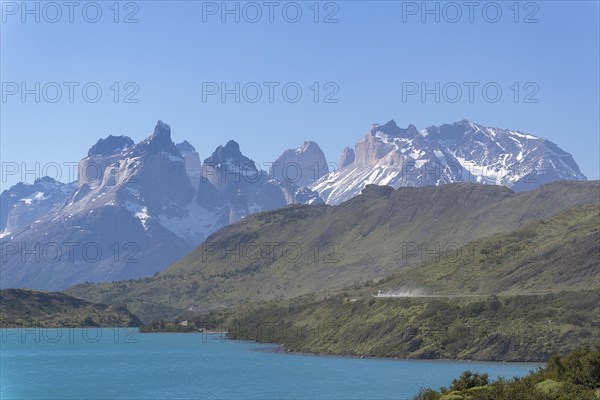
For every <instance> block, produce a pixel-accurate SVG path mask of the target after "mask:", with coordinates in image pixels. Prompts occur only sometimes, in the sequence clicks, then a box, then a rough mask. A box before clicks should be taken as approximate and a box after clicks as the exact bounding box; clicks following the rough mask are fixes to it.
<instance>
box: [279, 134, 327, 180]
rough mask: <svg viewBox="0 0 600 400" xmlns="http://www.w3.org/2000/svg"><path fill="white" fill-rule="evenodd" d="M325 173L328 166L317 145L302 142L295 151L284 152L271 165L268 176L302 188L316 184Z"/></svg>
mask: <svg viewBox="0 0 600 400" xmlns="http://www.w3.org/2000/svg"><path fill="white" fill-rule="evenodd" d="M327 173H329V166H328V165H327V160H325V155H324V154H323V151H322V150H321V148H320V147H319V145H318V144H316V143H315V142H304V144H303V145H302V146H300V147H298V148H296V149H288V150H286V151H284V152H283V154H282V155H281V156H279V158H277V160H275V162H273V164H272V165H271V168H270V171H269V176H270V178H271V179H278V180H280V181H285V182H288V183H292V184H294V185H295V186H297V187H302V186H307V185H309V184H311V183H313V182H316V181H317V180H319V178H321V177H322V176H324V175H326V174H327Z"/></svg>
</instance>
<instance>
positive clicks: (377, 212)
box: [66, 182, 600, 320]
mask: <svg viewBox="0 0 600 400" xmlns="http://www.w3.org/2000/svg"><path fill="white" fill-rule="evenodd" d="M599 201H600V186H599V182H556V183H552V184H549V185H545V186H542V187H540V188H538V189H536V190H534V191H531V192H526V193H513V192H512V191H510V190H509V189H507V188H504V187H498V186H484V185H468V184H456V185H445V186H439V187H425V188H400V189H398V190H393V189H391V188H389V187H376V186H371V187H368V188H367V189H366V190H365V192H364V193H363V194H362V195H360V196H357V197H355V198H353V199H351V200H349V201H348V202H346V203H344V204H341V205H339V206H336V207H329V206H317V207H309V206H290V207H286V208H284V209H279V210H275V211H270V212H265V213H259V214H255V215H253V216H250V217H247V218H245V219H243V220H242V221H240V222H238V223H236V224H233V225H230V226H228V227H226V228H224V229H222V230H220V231H219V232H217V233H215V234H213V235H212V236H211V237H209V239H208V240H207V243H205V244H204V245H201V246H199V247H198V248H197V249H196V250H194V251H193V252H192V253H190V254H189V255H188V256H186V257H185V258H183V259H182V260H180V261H179V262H177V263H175V264H174V265H172V266H171V267H169V268H168V269H167V270H166V271H164V272H162V273H160V274H158V275H157V276H155V277H153V278H147V279H142V280H137V281H126V282H116V283H107V284H94V285H90V284H82V285H78V286H75V287H73V288H70V289H68V290H67V291H66V293H69V294H72V295H76V296H79V297H82V298H86V299H88V300H90V301H94V302H102V303H124V304H128V306H129V308H130V309H131V310H133V312H135V313H136V314H137V315H139V316H140V317H141V318H142V319H145V320H152V319H155V318H159V317H169V316H170V317H172V316H174V315H176V314H178V313H179V312H181V311H182V310H187V309H190V308H191V309H192V310H194V311H202V310H210V309H215V308H218V307H223V306H231V305H235V304H242V303H246V302H253V301H260V300H269V299H284V298H291V297H295V296H300V295H304V294H307V293H314V292H322V291H326V290H330V289H332V288H334V287H339V286H343V285H348V284H352V283H353V282H360V281H364V280H366V279H373V278H384V277H387V276H390V275H392V274H394V273H397V272H399V271H401V270H402V269H403V268H405V267H407V266H408V265H412V264H415V263H418V262H420V261H421V259H420V257H419V256H417V255H415V254H412V253H411V252H410V251H407V246H411V247H414V246H415V245H420V244H425V245H426V246H427V247H429V248H431V247H432V246H435V245H436V244H441V245H445V244H447V243H458V244H459V245H462V244H465V243H467V242H469V241H471V240H475V239H479V238H482V237H486V236H489V235H493V234H495V233H498V232H509V231H511V230H513V229H515V228H518V227H519V226H521V225H523V224H524V223H526V222H527V221H531V220H533V219H536V218H542V217H545V216H549V215H553V214H556V213H558V212H561V211H563V210H565V209H567V208H570V207H574V206H577V205H581V204H590V203H598V202H599ZM272 244H275V245H273V246H274V247H269V246H272ZM273 248H274V251H273V252H272V253H271V250H270V249H273ZM221 249H226V250H228V251H231V250H234V253H236V254H235V255H232V254H228V255H224V253H222V252H221ZM257 249H260V250H261V251H260V252H257ZM284 249H288V251H289V253H288V257H287V258H286V257H285V256H284V255H283V250H284ZM294 249H296V250H294ZM298 249H299V250H298ZM316 249H318V250H316ZM294 251H299V252H300V254H301V255H300V257H298V259H295V260H291V259H293V258H295V255H296V254H299V253H294Z"/></svg>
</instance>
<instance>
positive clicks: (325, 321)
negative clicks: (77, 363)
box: [196, 205, 600, 361]
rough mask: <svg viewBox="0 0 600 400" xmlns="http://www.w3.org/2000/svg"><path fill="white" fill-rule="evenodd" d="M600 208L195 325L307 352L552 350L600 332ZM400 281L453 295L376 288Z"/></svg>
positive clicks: (473, 354)
mask: <svg viewBox="0 0 600 400" xmlns="http://www.w3.org/2000/svg"><path fill="white" fill-rule="evenodd" d="M599 211H600V207H598V206H597V205H589V206H582V207H578V208H575V209H571V210H568V211H565V212H563V213H561V214H559V215H556V216H554V217H550V218H544V219H542V220H537V221H532V222H530V223H528V224H526V225H525V226H523V227H522V228H520V229H518V230H516V231H513V232H511V233H508V234H502V235H500V234H497V235H493V236H491V237H489V238H485V239H483V240H481V241H479V242H477V244H478V246H474V245H473V244H469V245H467V246H466V248H467V249H477V250H475V251H473V252H472V253H471V252H467V251H465V249H463V251H459V252H457V254H460V255H461V256H457V255H456V254H453V255H448V256H447V257H445V258H443V259H441V260H439V261H434V262H429V263H424V264H422V265H416V266H412V267H409V268H406V269H404V270H403V271H401V272H399V273H398V274H395V275H393V276H391V277H389V278H387V279H385V280H383V281H379V282H377V283H374V282H372V281H371V282H367V283H365V284H363V285H355V286H354V287H347V288H345V289H343V290H337V291H335V292H330V295H329V296H328V297H324V298H323V295H322V294H321V295H307V296H303V297H299V298H295V299H291V300H288V301H283V302H282V301H271V302H267V303H263V304H250V305H246V306H241V307H237V308H235V309H232V310H225V311H218V312H215V313H212V314H209V315H208V316H201V317H199V318H196V327H201V326H202V324H205V323H213V324H214V323H218V324H225V325H226V328H225V330H228V331H230V332H231V335H232V336H234V337H240V338H245V339H254V340H259V341H267V342H276V343H282V344H284V345H285V346H286V347H287V348H289V349H292V350H295V351H305V352H316V353H332V354H355V355H371V356H385V357H411V358H440V357H441V358H464V359H479V360H507V361H518V360H529V361H532V360H544V359H546V358H547V357H548V356H549V355H550V354H552V353H553V352H555V351H559V352H561V353H565V352H567V351H570V350H573V349H575V348H577V347H580V346H581V345H582V344H584V343H592V342H593V341H595V340H598V339H600V335H599V331H598V328H599V327H600V318H599V316H600V314H599V312H600V296H599V295H600V285H599V284H598V283H599V281H598V278H599V277H600V268H599V267H600V257H599V251H600V232H599V227H600V213H599ZM517 245H519V246H520V247H519V248H518V249H519V251H516V250H517ZM524 248H527V249H536V250H535V251H531V250H530V251H523V249H524ZM490 249H493V250H494V251H493V252H491V251H490ZM402 287H404V288H407V287H410V288H412V289H414V288H416V287H418V288H421V289H424V291H428V292H430V293H433V294H435V295H448V298H374V297H372V294H373V293H375V292H376V291H378V290H384V291H388V290H389V291H396V290H398V289H399V288H402ZM465 288H471V289H474V290H470V291H469V292H468V293H467V296H461V297H453V296H456V295H462V294H464V293H465ZM561 290H562V292H560V293H546V294H542V293H544V292H549V291H553V292H559V291H561ZM517 293H521V294H522V295H517ZM474 294H479V295H480V296H474ZM523 294H527V295H523ZM533 294H535V295H533ZM491 295H498V297H495V296H494V297H492V296H491ZM470 296H473V297H470ZM238 324H239V325H238ZM297 332H299V333H300V335H298V334H297Z"/></svg>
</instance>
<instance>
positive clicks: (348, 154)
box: [337, 147, 355, 170]
mask: <svg viewBox="0 0 600 400" xmlns="http://www.w3.org/2000/svg"><path fill="white" fill-rule="evenodd" d="M354 160H355V154H354V150H353V149H351V148H350V147H345V148H344V150H342V154H341V155H340V160H339V161H338V165H337V167H338V170H340V169H343V168H345V167H347V166H348V165H350V164H352V163H354Z"/></svg>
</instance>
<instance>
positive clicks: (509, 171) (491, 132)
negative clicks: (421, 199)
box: [310, 120, 586, 204]
mask: <svg viewBox="0 0 600 400" xmlns="http://www.w3.org/2000/svg"><path fill="white" fill-rule="evenodd" d="M585 179H586V177H585V176H584V175H583V174H582V173H581V172H580V171H579V167H578V166H577V163H575V161H574V160H573V157H572V156H571V155H570V154H569V153H567V152H565V151H563V150H562V149H560V148H559V147H558V146H557V145H556V144H554V143H552V142H550V141H548V140H545V139H541V138H538V137H536V136H533V135H529V134H524V133H521V132H519V131H511V130H506V129H499V128H486V127H483V126H481V125H478V124H475V123H473V122H469V121H466V120H463V121H459V122H455V123H453V124H445V125H441V126H439V127H436V126H432V127H429V128H427V129H424V130H422V131H418V130H417V128H416V127H415V126H413V125H409V126H408V128H406V129H402V128H399V127H398V126H397V125H396V123H395V122H394V121H393V120H392V121H390V122H388V123H386V124H384V125H378V124H374V125H373V127H372V129H371V130H370V131H369V133H368V134H367V135H366V136H365V137H364V138H363V139H361V140H360V141H359V142H358V143H357V144H356V145H355V146H354V150H351V149H349V148H346V149H344V151H343V152H342V155H341V157H340V161H339V166H338V170H337V171H334V172H331V173H329V174H328V175H326V176H324V177H323V178H321V179H320V180H319V181H318V182H316V183H314V184H312V185H311V186H310V188H311V189H313V190H315V191H316V192H318V193H319V195H320V196H321V197H322V198H323V200H325V202H326V203H327V204H339V203H341V202H343V201H346V200H348V199H350V198H352V197H354V196H356V195H357V194H358V193H360V191H361V190H362V189H363V188H364V187H365V186H366V185H368V184H377V185H390V186H392V187H395V188H398V187H401V186H429V185H440V184H446V183H454V182H478V183H486V184H495V185H504V186H508V187H510V188H513V189H514V190H518V191H522V190H531V189H534V188H536V187H538V186H539V185H541V184H544V183H548V182H551V181H556V180H585Z"/></svg>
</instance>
